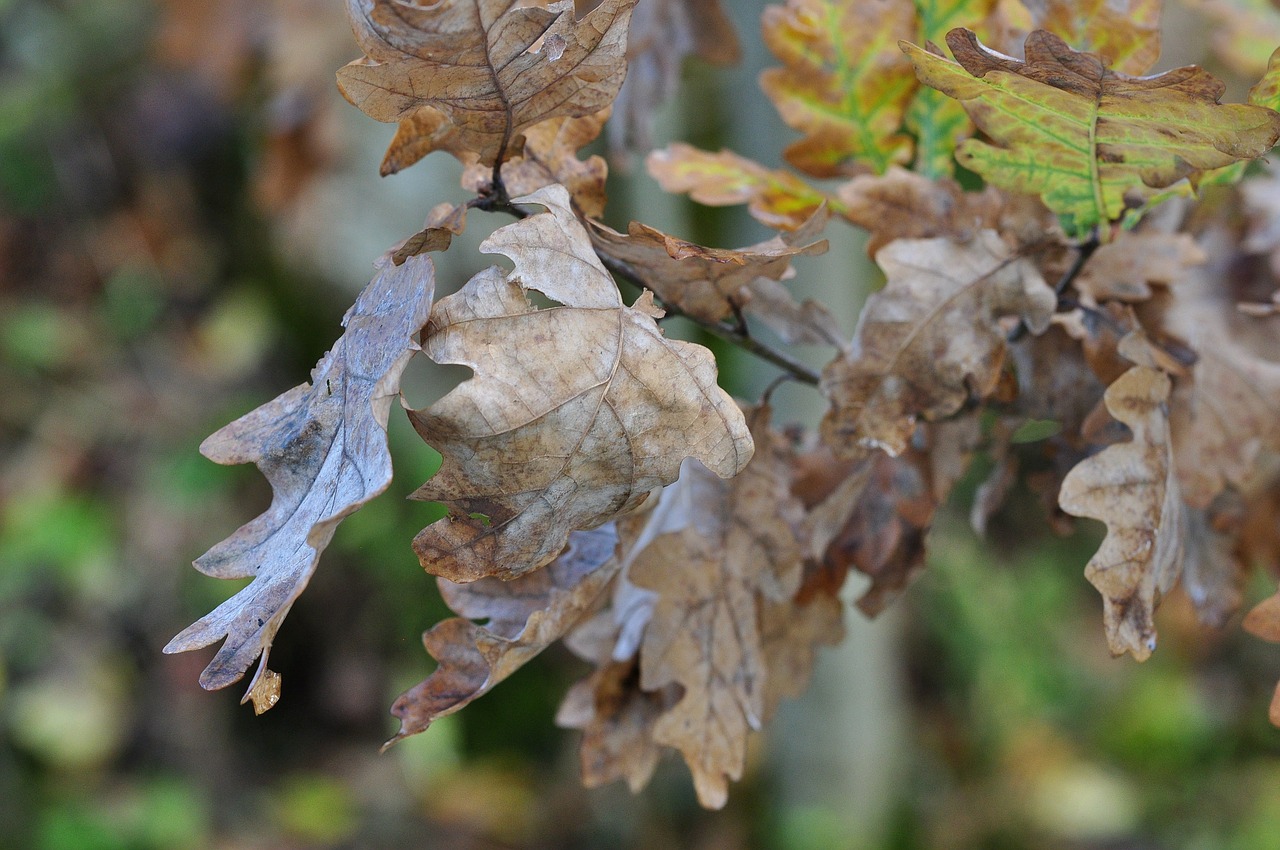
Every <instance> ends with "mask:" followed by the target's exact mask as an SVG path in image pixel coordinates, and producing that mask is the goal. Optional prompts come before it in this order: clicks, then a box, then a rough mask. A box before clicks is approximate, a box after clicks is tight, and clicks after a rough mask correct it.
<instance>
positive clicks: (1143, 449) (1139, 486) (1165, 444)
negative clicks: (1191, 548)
mask: <svg viewBox="0 0 1280 850" xmlns="http://www.w3.org/2000/svg"><path fill="white" fill-rule="evenodd" d="M1170 388H1171V387H1170V382H1169V378H1168V377H1167V376H1166V375H1165V374H1164V373H1163V372H1159V371H1157V370H1155V369H1151V368H1148V367H1145V366H1135V367H1133V368H1132V369H1130V370H1129V371H1128V372H1125V373H1124V374H1123V375H1121V376H1120V377H1119V379H1117V380H1116V381H1115V382H1114V383H1113V384H1112V385H1111V386H1109V387H1107V392H1106V395H1105V396H1104V398H1105V400H1106V405H1107V410H1109V411H1110V412H1111V415H1112V416H1114V417H1115V418H1116V419H1119V420H1120V421H1121V422H1123V423H1124V424H1125V425H1127V426H1129V430H1130V431H1131V432H1132V433H1133V439H1132V440H1130V441H1129V442H1127V443H1118V444H1116V445H1113V446H1108V447H1107V448H1105V449H1103V450H1102V451H1101V452H1099V453H1098V454H1096V455H1094V456H1093V457H1091V458H1088V459H1087V460H1084V461H1081V462H1080V463H1079V464H1077V465H1076V466H1075V468H1074V469H1072V470H1071V472H1069V473H1068V474H1067V477H1066V479H1065V480H1064V481H1063V482H1062V490H1061V492H1060V493H1059V494H1058V504H1059V505H1061V507H1062V509H1063V510H1064V511H1066V512H1067V513H1069V514H1071V515H1073V516H1078V517H1089V518H1090V519H1097V520H1102V521H1103V522H1105V523H1106V524H1107V536H1106V539H1104V540H1103V541H1102V546H1101V547H1100V548H1099V549H1098V551H1097V553H1096V554H1095V555H1094V556H1093V557H1092V558H1091V559H1090V560H1089V565H1088V566H1087V567H1086V568H1085V576H1086V577H1087V578H1088V579H1089V581H1090V582H1092V583H1093V585H1094V587H1096V588H1097V589H1098V591H1099V592H1100V593H1101V594H1102V601H1103V622H1104V624H1105V627H1106V633H1107V643H1108V645H1109V646H1110V647H1111V652H1112V653H1113V654H1115V655H1121V654H1123V653H1125V652H1129V653H1132V655H1133V657H1134V658H1135V659H1137V660H1138V661H1145V660H1146V659H1147V658H1148V657H1149V656H1150V655H1151V652H1152V650H1154V649H1155V647H1156V627H1155V622H1154V621H1153V619H1152V615H1153V614H1154V613H1155V609H1156V606H1157V605H1159V604H1160V599H1161V597H1162V596H1163V595H1164V594H1165V593H1168V591H1169V590H1170V589H1171V588H1172V587H1173V585H1174V584H1175V583H1176V582H1177V580H1178V576H1179V574H1180V573H1181V571H1182V554H1183V552H1182V545H1183V533H1184V528H1185V518H1184V516H1183V506H1182V498H1181V496H1180V494H1179V492H1178V479H1177V476H1176V475H1175V474H1174V470H1173V446H1172V443H1171V441H1170V439H1169V422H1168V412H1167V403H1168V400H1169V391H1170Z"/></svg>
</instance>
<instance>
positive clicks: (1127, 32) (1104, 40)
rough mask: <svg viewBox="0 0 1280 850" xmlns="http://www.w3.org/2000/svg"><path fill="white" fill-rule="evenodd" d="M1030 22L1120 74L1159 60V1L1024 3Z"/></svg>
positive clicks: (1143, 68) (1137, 71)
mask: <svg viewBox="0 0 1280 850" xmlns="http://www.w3.org/2000/svg"><path fill="white" fill-rule="evenodd" d="M1024 5H1025V6H1026V7H1027V8H1028V9H1029V10H1030V11H1031V17H1032V22H1033V23H1034V25H1035V27H1036V28H1037V29H1046V30H1049V31H1050V32H1052V33H1053V34H1054V35H1057V36H1059V37H1061V38H1062V40H1063V41H1065V42H1067V43H1068V44H1070V45H1071V46H1073V47H1075V48H1076V49H1077V50H1083V51H1087V52H1089V53H1096V54H1098V56H1100V57H1102V59H1103V60H1105V61H1106V63H1107V65H1108V66H1109V67H1110V68H1111V69H1112V70H1114V71H1118V72H1120V73H1121V74H1145V73H1146V72H1147V71H1149V70H1150V69H1151V66H1152V65H1154V64H1155V63H1156V60H1157V59H1159V58H1160V11H1161V7H1162V6H1163V5H1164V4H1163V0H1026V2H1025V3H1024Z"/></svg>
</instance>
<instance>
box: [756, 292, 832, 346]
mask: <svg viewBox="0 0 1280 850" xmlns="http://www.w3.org/2000/svg"><path fill="white" fill-rule="evenodd" d="M746 289H747V294H748V295H749V296H750V298H749V300H748V301H747V303H746V305H744V306H743V308H742V312H743V315H746V316H749V317H751V318H754V319H755V320H756V321H758V322H760V324H762V325H764V326H765V327H767V328H769V330H771V331H773V332H774V333H775V334H777V335H778V338H779V339H781V340H782V341H783V342H785V343H786V344H787V345H830V346H833V347H835V348H838V349H840V350H842V351H843V350H845V348H846V347H847V345H848V343H847V342H846V341H845V336H846V333H845V331H843V330H841V329H840V323H839V321H837V319H836V317H835V314H834V313H832V312H831V310H830V308H828V307H827V305H826V304H823V303H822V302H821V301H815V300H813V299H812V298H806V299H805V300H804V301H797V300H796V298H795V296H793V295H792V294H791V291H790V290H788V289H787V288H786V287H785V286H783V285H782V284H781V283H779V282H778V281H776V280H770V279H769V278H767V277H758V278H756V279H755V280H753V281H751V283H749V284H747V287H746Z"/></svg>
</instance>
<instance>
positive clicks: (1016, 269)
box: [821, 230, 1057, 457]
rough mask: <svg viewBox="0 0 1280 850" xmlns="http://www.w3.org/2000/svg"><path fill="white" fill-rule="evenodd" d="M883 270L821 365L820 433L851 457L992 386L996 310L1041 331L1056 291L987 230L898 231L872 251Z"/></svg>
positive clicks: (997, 349) (899, 446) (898, 445)
mask: <svg viewBox="0 0 1280 850" xmlns="http://www.w3.org/2000/svg"><path fill="white" fill-rule="evenodd" d="M876 263H877V264H879V266H880V268H881V269H883V270H884V273H885V275H886V277H887V278H888V281H887V283H886V284H885V287H884V289H882V290H881V291H880V292H877V293H875V294H874V295H872V296H871V297H870V298H868V299H867V303H866V306H865V307H864V308H863V311H862V315H861V317H860V318H859V320H858V328H857V330H856V331H855V332H854V338H853V347H852V349H851V351H850V352H849V353H848V354H847V355H845V356H842V357H839V358H837V359H836V360H834V361H833V362H832V363H831V364H829V365H828V366H827V368H826V369H825V370H824V371H823V374H822V386H821V389H822V391H823V393H824V394H825V395H826V396H827V398H828V399H830V401H831V410H830V411H828V413H827V416H826V418H825V419H824V420H823V423H822V435H823V439H824V440H825V441H826V442H827V444H828V445H830V446H831V447H832V448H833V449H834V450H835V451H836V453H837V454H840V455H843V456H846V457H853V456H856V455H858V454H859V453H861V452H864V451H866V450H867V449H871V448H879V449H883V450H884V451H886V452H888V453H889V454H893V455H896V454H900V453H902V452H903V451H905V450H906V448H907V443H908V441H909V440H910V438H911V435H912V433H914V431H915V426H916V422H917V420H919V419H927V420H931V419H938V418H941V417H944V416H948V415H950V414H952V413H955V412H956V411H957V410H959V409H960V407H961V405H963V404H964V403H965V401H966V400H967V399H970V398H973V399H981V398H985V397H986V396H987V395H989V394H990V393H991V392H992V390H993V389H994V388H995V385H996V381H997V379H998V378H999V376H1000V370H1001V364H1002V361H1003V358H1004V352H1005V334H1006V330H1005V329H1004V328H1003V327H1002V326H1001V319H1003V318H1005V317H1008V316H1017V317H1019V318H1021V319H1022V320H1023V321H1024V322H1025V323H1026V325H1027V327H1029V328H1030V329H1031V330H1032V331H1033V332H1035V333H1039V332H1041V331H1043V330H1044V329H1045V328H1046V327H1047V326H1048V324H1049V319H1050V317H1051V316H1052V315H1053V311H1054V308H1055V307H1056V305H1057V297H1056V296H1055V295H1054V293H1053V290H1052V289H1050V288H1049V286H1048V285H1047V284H1046V283H1045V282H1044V279H1043V278H1042V277H1041V276H1040V273H1039V272H1038V271H1037V270H1036V268H1035V266H1034V265H1033V264H1032V263H1031V262H1029V261H1028V260H1026V259H1024V258H1021V257H1017V256H1010V254H1009V252H1008V249H1007V248H1006V247H1005V245H1004V242H1003V241H1001V239H1000V237H999V236H998V235H997V234H996V233H995V232H994V231H990V230H984V231H981V232H979V233H978V234H977V235H976V236H975V238H974V239H972V240H970V241H967V242H959V241H956V240H954V239H947V238H937V239H900V240H898V241H896V242H892V243H890V244H889V245H888V246H887V247H885V248H883V249H881V250H880V252H879V253H878V254H876Z"/></svg>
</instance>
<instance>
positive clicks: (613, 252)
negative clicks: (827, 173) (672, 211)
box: [588, 213, 827, 322]
mask: <svg viewBox="0 0 1280 850" xmlns="http://www.w3.org/2000/svg"><path fill="white" fill-rule="evenodd" d="M826 222H827V216H826V214H825V213H815V214H814V216H813V217H812V218H811V219H810V220H809V222H807V223H806V224H805V225H804V226H802V227H800V228H799V229H797V230H795V231H794V232H791V233H783V234H782V235H780V236H775V237H773V238H772V239H769V240H767V241H765V242H761V243H759V244H757V245H751V246H748V247H746V248H732V249H728V248H704V247H703V246H701V245H696V244H694V243H693V242H687V241H685V240H683V239H678V238H676V237H674V236H670V235H668V234H666V233H663V232H662V231H661V230H658V229H657V228H655V227H650V226H649V225H647V224H641V223H640V222H638V221H633V222H631V225H630V226H629V227H628V228H627V233H626V235H623V234H621V233H619V232H617V231H616V230H614V229H613V228H611V227H607V226H605V225H603V224H600V223H599V222H594V221H592V222H588V226H589V230H590V233H591V241H592V242H593V243H594V244H595V246H596V249H597V250H598V251H600V252H601V253H602V254H607V255H608V256H610V257H613V258H614V259H616V260H621V261H622V262H624V263H626V264H627V265H629V266H631V267H632V268H633V269H635V270H636V271H637V272H638V273H639V274H640V276H641V277H642V278H643V279H644V281H645V283H646V285H647V286H648V287H649V288H650V289H652V290H653V292H654V294H656V295H657V296H658V297H659V298H661V299H662V301H663V303H664V304H669V305H671V306H672V307H675V308H676V309H678V310H679V311H680V312H682V313H685V314H686V315H689V316H693V317H694V318H698V319H705V320H706V321H709V322H718V321H720V320H721V319H724V318H726V317H728V316H731V315H733V313H734V309H735V307H738V306H741V305H742V304H743V303H744V302H745V301H746V300H747V297H748V296H747V295H746V293H744V292H743V291H742V290H743V288H744V287H746V286H747V284H749V283H751V282H752V281H753V280H755V279H756V278H758V277H764V278H768V279H770V280H781V279H783V278H784V277H786V276H788V275H790V274H793V273H794V272H793V271H792V268H791V260H792V259H793V258H795V257H798V256H811V255H813V254H822V253H825V252H826V250H827V240H825V239H823V240H818V238H817V237H818V234H819V233H821V232H822V229H823V227H824V226H825V225H826Z"/></svg>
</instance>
